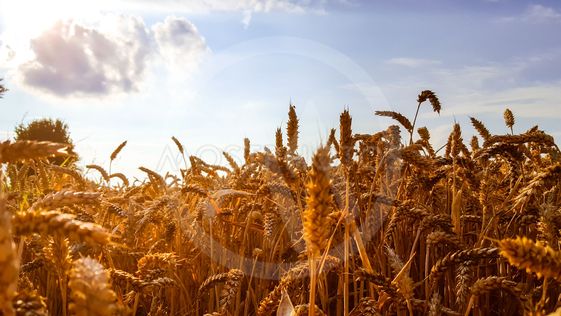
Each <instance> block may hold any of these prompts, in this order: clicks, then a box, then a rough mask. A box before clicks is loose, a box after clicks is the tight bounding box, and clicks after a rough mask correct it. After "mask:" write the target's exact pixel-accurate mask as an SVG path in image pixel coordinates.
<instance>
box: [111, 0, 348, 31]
mask: <svg viewBox="0 0 561 316" xmlns="http://www.w3.org/2000/svg"><path fill="white" fill-rule="evenodd" d="M328 1H335V2H340V1H342V0H205V1H191V0H160V1H152V0H121V1H118V2H117V4H115V3H112V2H108V3H109V5H110V6H112V7H114V6H119V5H120V6H125V7H127V8H129V9H130V8H131V6H132V7H135V8H136V9H138V10H145V11H150V12H154V11H159V12H165V13H168V12H174V13H189V14H193V13H195V14H196V13H200V14H204V13H210V12H241V13H242V19H241V23H242V25H243V26H244V28H248V27H249V24H250V23H251V20H252V16H253V14H255V13H268V12H285V13H290V14H303V13H314V14H323V13H325V5H326V3H327V2H328ZM118 3H120V4H118Z"/></svg>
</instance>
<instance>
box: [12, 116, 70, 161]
mask: <svg viewBox="0 0 561 316" xmlns="http://www.w3.org/2000/svg"><path fill="white" fill-rule="evenodd" d="M15 134H16V137H15V139H16V140H36V141H49V142H55V143H63V144H69V145H70V146H69V149H68V152H69V153H71V154H73V155H74V156H75V157H74V158H72V159H70V160H69V159H68V157H53V158H49V161H50V162H51V163H54V164H56V165H62V164H63V163H64V162H65V161H66V163H67V164H68V163H73V162H75V161H76V160H78V159H77V156H76V154H75V153H74V152H73V150H72V149H73V148H74V144H73V143H72V139H71V138H70V133H69V131H68V125H67V124H66V123H64V122H63V121H62V120H60V119H56V120H53V119H49V118H44V119H38V120H34V121H32V122H30V123H29V124H27V125H24V124H20V125H18V126H17V127H16V129H15ZM67 160H68V161H67Z"/></svg>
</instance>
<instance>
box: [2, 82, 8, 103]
mask: <svg viewBox="0 0 561 316" xmlns="http://www.w3.org/2000/svg"><path fill="white" fill-rule="evenodd" d="M0 81H2V79H0ZM6 91H8V89H6V87H4V85H2V83H0V99H2V95H3V94H4V93H6Z"/></svg>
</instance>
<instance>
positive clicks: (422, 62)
mask: <svg viewBox="0 0 561 316" xmlns="http://www.w3.org/2000/svg"><path fill="white" fill-rule="evenodd" d="M386 63H387V64H390V65H399V66H405V67H411V68H417V67H426V66H434V65H438V64H440V61H438V60H432V59H422V58H407V57H399V58H391V59H389V60H387V61H386Z"/></svg>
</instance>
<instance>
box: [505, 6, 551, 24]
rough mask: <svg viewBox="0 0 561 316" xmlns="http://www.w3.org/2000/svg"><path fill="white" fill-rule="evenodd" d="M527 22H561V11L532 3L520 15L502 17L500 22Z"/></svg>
mask: <svg viewBox="0 0 561 316" xmlns="http://www.w3.org/2000/svg"><path fill="white" fill-rule="evenodd" d="M516 21H520V22H525V23H533V24H539V23H560V22H561V12H559V11H557V10H555V9H554V8H550V7H546V6H543V5H541V4H532V5H530V6H528V8H526V10H525V11H524V12H523V13H522V14H521V15H518V16H510V17H502V18H500V19H499V22H516Z"/></svg>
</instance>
